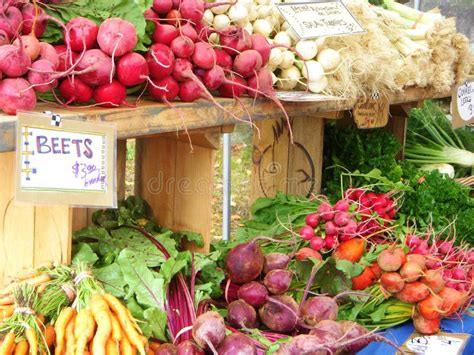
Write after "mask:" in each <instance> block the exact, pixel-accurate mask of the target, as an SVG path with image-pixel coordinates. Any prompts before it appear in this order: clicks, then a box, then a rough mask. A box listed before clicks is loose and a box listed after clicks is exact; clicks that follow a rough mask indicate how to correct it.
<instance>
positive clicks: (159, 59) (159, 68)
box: [145, 43, 175, 80]
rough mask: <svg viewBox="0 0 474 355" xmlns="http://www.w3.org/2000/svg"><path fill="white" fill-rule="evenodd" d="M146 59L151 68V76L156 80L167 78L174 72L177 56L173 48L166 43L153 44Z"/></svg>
mask: <svg viewBox="0 0 474 355" xmlns="http://www.w3.org/2000/svg"><path fill="white" fill-rule="evenodd" d="M145 59H146V61H147V63H148V68H149V69H150V77H151V78H152V79H154V80H159V79H163V78H166V77H167V76H169V75H171V73H172V72H173V69H174V62H175V57H174V54H173V52H172V51H171V49H170V48H169V47H168V46H166V45H164V44H161V43H155V44H154V45H152V46H151V47H150V50H149V51H148V52H147V54H146V56H145Z"/></svg>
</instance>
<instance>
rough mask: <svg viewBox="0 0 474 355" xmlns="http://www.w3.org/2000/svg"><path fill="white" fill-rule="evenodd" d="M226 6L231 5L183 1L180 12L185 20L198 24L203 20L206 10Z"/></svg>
mask: <svg viewBox="0 0 474 355" xmlns="http://www.w3.org/2000/svg"><path fill="white" fill-rule="evenodd" d="M226 4H229V3H224V2H215V3H205V2H203V1H202V0H181V2H180V5H179V11H180V12H181V15H182V18H183V19H185V20H189V21H191V22H194V23H198V22H200V21H201V20H202V17H203V15H204V10H206V9H210V8H212V7H217V6H222V5H226Z"/></svg>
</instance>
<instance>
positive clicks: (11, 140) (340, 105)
mask: <svg viewBox="0 0 474 355" xmlns="http://www.w3.org/2000/svg"><path fill="white" fill-rule="evenodd" d="M447 96H450V93H443V92H435V91H432V90H424V89H421V88H409V89H407V90H405V91H403V92H401V93H394V94H392V95H390V97H389V101H390V103H391V104H392V105H395V104H401V103H407V102H416V101H420V100H424V99H427V98H440V97H447ZM217 101H218V102H219V104H221V105H222V106H223V107H225V108H226V109H227V110H229V112H231V113H232V114H233V115H234V116H236V117H237V118H239V119H236V118H235V117H232V115H230V114H228V113H226V112H224V111H222V110H221V109H218V108H216V107H215V106H214V105H213V104H211V103H210V102H208V101H204V100H200V101H196V102H190V103H181V102H176V103H173V105H175V106H176V108H177V109H179V112H180V113H181V115H182V116H181V117H180V115H178V114H177V112H176V110H173V109H171V108H170V107H168V106H166V105H164V104H161V103H157V102H155V101H149V100H144V101H141V102H140V103H139V104H138V106H137V107H133V108H132V107H120V108H102V107H91V108H74V106H71V107H68V108H67V109H65V108H60V107H54V106H52V105H50V104H45V103H39V104H38V106H37V107H36V109H35V111H38V112H42V111H54V112H56V113H59V114H61V115H63V117H64V118H73V119H77V120H83V121H94V122H97V121H99V122H106V123H114V124H116V125H117V136H118V138H119V139H127V138H136V137H143V136H149V135H154V134H160V133H167V132H175V131H180V130H183V129H184V127H183V121H184V122H185V124H186V127H187V129H188V130H193V129H199V128H208V127H216V126H223V125H229V124H237V123H242V122H245V121H248V117H247V113H246V112H245V111H244V110H243V109H242V107H241V106H240V105H239V104H238V103H236V102H235V100H233V99H220V98H218V99H217ZM241 101H242V103H244V104H245V105H246V107H247V108H248V110H249V112H250V114H251V115H252V120H253V121H261V120H268V119H276V118H280V117H281V116H282V112H281V110H280V109H279V108H278V107H277V106H276V105H275V104H274V103H273V102H272V101H270V100H260V99H259V100H255V101H254V100H252V99H248V98H247V99H242V100H241ZM356 101H357V99H355V98H354V99H340V100H323V101H317V102H285V103H284V106H285V109H286V111H287V113H288V115H289V116H290V117H292V118H298V117H323V118H327V119H333V118H337V117H338V115H335V114H332V115H329V114H327V113H335V112H339V111H347V110H351V109H352V108H353V107H354V105H355V103H356ZM14 130H15V119H14V118H12V117H11V116H7V115H1V114H0V152H6V151H12V150H14V149H15V131H14Z"/></svg>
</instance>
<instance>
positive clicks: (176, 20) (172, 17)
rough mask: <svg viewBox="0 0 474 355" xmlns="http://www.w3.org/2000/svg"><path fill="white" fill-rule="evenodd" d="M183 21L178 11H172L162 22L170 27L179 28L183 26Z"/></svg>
mask: <svg viewBox="0 0 474 355" xmlns="http://www.w3.org/2000/svg"><path fill="white" fill-rule="evenodd" d="M182 19H183V17H182V16H181V13H180V12H179V11H178V10H171V11H170V12H168V14H167V15H166V18H165V19H162V21H164V22H166V23H167V24H168V25H172V26H175V27H178V26H181V22H182Z"/></svg>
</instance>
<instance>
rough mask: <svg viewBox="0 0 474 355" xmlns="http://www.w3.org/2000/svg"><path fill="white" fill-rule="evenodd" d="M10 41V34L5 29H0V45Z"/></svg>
mask: <svg viewBox="0 0 474 355" xmlns="http://www.w3.org/2000/svg"><path fill="white" fill-rule="evenodd" d="M9 43H10V36H9V35H8V33H7V32H6V31H5V30H2V29H0V46H4V45H6V44H9Z"/></svg>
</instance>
